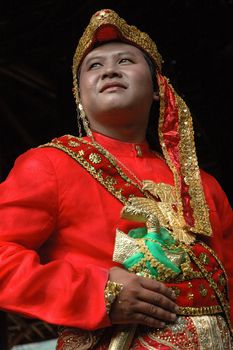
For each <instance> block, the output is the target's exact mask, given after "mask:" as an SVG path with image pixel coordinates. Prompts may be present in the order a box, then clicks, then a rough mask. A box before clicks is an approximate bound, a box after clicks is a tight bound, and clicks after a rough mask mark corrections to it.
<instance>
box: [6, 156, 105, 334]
mask: <svg viewBox="0 0 233 350" xmlns="http://www.w3.org/2000/svg"><path fill="white" fill-rule="evenodd" d="M31 154H32V156H31ZM57 186H58V185H57V180H56V173H55V171H54V169H53V165H52V164H51V161H50V160H49V158H47V157H46V156H45V155H44V154H42V155H41V154H40V152H35V151H34V150H31V151H29V152H26V154H24V155H22V156H20V157H19V158H18V160H17V161H16V163H15V166H14V167H13V169H12V171H11V172H10V174H9V176H8V178H7V179H6V181H5V182H3V183H2V184H1V185H0V308H2V309H3V310H7V311H14V312H19V313H21V314H24V315H26V316H30V317H33V318H39V319H42V320H45V321H46V322H50V323H53V324H60V325H67V326H74V327H80V328H86V329H95V328H99V327H105V326H108V325H109V324H110V321H109V319H108V317H107V315H106V309H105V304H104V295H103V291H104V287H105V284H106V280H107V279H108V270H107V269H105V268H103V267H99V266H95V265H92V264H86V263H85V265H83V266H82V265H81V264H80V266H78V268H77V266H75V267H74V266H73V265H72V263H71V262H70V261H66V260H64V259H59V257H58V258H57V259H54V260H53V261H50V262H47V263H43V262H41V260H40V255H39V253H38V252H39V250H40V248H41V246H43V244H44V243H45V242H46V241H47V240H49V239H50V236H51V235H52V234H53V233H54V232H55V231H56V228H57V220H58V204H57V203H58V199H57ZM93 288H94V293H93Z"/></svg>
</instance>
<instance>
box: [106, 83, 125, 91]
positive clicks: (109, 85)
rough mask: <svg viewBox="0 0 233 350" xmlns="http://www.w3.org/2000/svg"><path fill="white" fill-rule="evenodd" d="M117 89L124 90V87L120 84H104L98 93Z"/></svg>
mask: <svg viewBox="0 0 233 350" xmlns="http://www.w3.org/2000/svg"><path fill="white" fill-rule="evenodd" d="M115 88H116V89H117V88H121V89H126V87H125V86H124V85H123V84H120V83H108V84H105V85H104V86H103V87H102V88H101V90H100V92H104V91H105V90H112V89H113V90H114V89H115Z"/></svg>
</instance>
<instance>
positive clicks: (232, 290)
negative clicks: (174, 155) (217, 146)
mask: <svg viewBox="0 0 233 350" xmlns="http://www.w3.org/2000/svg"><path fill="white" fill-rule="evenodd" d="M204 176H205V180H206V181H205V184H206V186H205V190H206V197H207V201H208V205H209V208H210V219H211V225H212V229H213V235H212V237H211V238H210V240H209V242H207V243H208V244H210V246H211V247H212V248H213V250H214V251H215V252H216V253H217V256H218V257H219V258H220V260H221V262H222V263H223V266H224V268H225V270H226V273H227V276H228V287H229V300H230V314H231V321H232V325H233V259H232V252H233V211H232V207H231V205H230V203H229V200H228V198H227V196H226V194H225V192H224V191H223V189H222V187H221V185H220V184H219V182H218V181H217V180H216V179H215V178H214V177H213V176H211V175H209V174H204Z"/></svg>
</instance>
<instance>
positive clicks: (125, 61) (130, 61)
mask: <svg viewBox="0 0 233 350" xmlns="http://www.w3.org/2000/svg"><path fill="white" fill-rule="evenodd" d="M120 63H133V61H132V60H131V59H130V58H126V57H125V58H122V59H121V60H120Z"/></svg>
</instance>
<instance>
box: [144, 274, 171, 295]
mask: <svg viewBox="0 0 233 350" xmlns="http://www.w3.org/2000/svg"><path fill="white" fill-rule="evenodd" d="M140 283H141V286H142V287H144V288H145V289H149V290H151V291H154V292H157V293H159V294H163V295H164V296H166V297H167V298H169V299H171V300H175V299H176V296H175V294H174V292H173V291H172V289H171V288H168V287H166V286H165V284H164V283H161V282H158V281H156V280H152V279H150V278H145V277H141V278H140Z"/></svg>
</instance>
